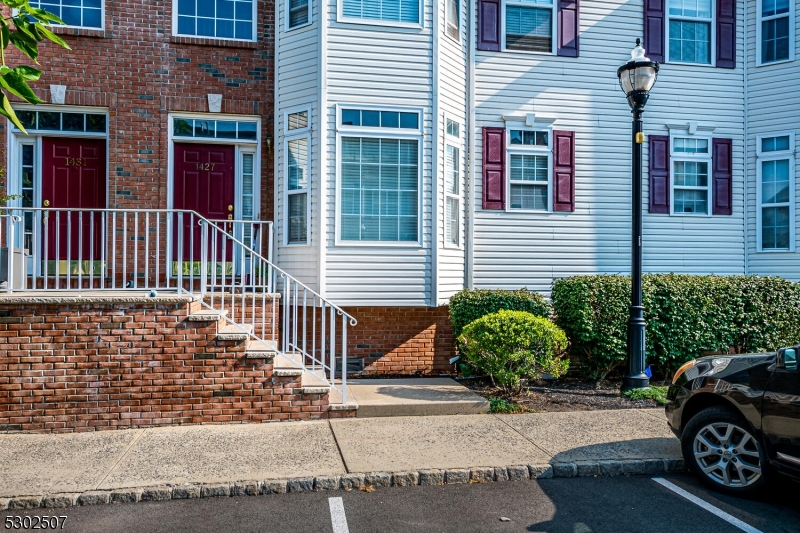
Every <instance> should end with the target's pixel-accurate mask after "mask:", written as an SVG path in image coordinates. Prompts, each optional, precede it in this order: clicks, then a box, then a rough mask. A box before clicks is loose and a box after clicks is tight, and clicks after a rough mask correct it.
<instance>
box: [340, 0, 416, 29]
mask: <svg viewBox="0 0 800 533" xmlns="http://www.w3.org/2000/svg"><path fill="white" fill-rule="evenodd" d="M341 3H342V12H341V15H342V16H343V17H346V18H352V19H369V20H380V21H386V22H403V23H409V24H421V21H420V1H419V0H342V2H341Z"/></svg>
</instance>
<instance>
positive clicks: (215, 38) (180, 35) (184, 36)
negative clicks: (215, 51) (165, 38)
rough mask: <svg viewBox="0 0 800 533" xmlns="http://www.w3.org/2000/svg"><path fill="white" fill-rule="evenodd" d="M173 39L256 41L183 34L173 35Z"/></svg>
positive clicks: (253, 40) (228, 41)
mask: <svg viewBox="0 0 800 533" xmlns="http://www.w3.org/2000/svg"><path fill="white" fill-rule="evenodd" d="M172 36H173V37H182V38H185V39H208V40H211V41H222V42H226V43H255V42H257V40H256V39H234V38H232V37H210V36H208V35H186V34H183V33H173V34H172Z"/></svg>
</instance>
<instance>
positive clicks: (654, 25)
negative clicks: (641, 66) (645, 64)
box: [644, 0, 666, 63]
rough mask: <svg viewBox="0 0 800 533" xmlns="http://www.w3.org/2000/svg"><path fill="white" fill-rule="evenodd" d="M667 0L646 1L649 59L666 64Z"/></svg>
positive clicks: (646, 41)
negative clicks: (665, 26)
mask: <svg viewBox="0 0 800 533" xmlns="http://www.w3.org/2000/svg"><path fill="white" fill-rule="evenodd" d="M665 2H666V0H644V48H645V52H646V53H647V57H649V58H650V59H652V60H653V61H658V62H659V63H663V62H664V21H665V20H666V16H665V12H664V3H665Z"/></svg>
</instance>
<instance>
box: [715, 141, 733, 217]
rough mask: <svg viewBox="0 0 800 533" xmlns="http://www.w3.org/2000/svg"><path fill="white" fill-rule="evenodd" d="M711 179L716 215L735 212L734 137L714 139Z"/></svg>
mask: <svg viewBox="0 0 800 533" xmlns="http://www.w3.org/2000/svg"><path fill="white" fill-rule="evenodd" d="M711 160H712V163H711V166H712V170H711V179H712V180H713V184H712V185H713V201H714V207H713V209H712V214H714V215H732V214H733V139H713V140H712V144H711Z"/></svg>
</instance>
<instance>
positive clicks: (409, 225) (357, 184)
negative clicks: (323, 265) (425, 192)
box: [339, 108, 422, 243]
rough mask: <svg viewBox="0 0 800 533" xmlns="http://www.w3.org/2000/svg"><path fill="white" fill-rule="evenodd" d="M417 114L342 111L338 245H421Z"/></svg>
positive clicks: (355, 109)
mask: <svg viewBox="0 0 800 533" xmlns="http://www.w3.org/2000/svg"><path fill="white" fill-rule="evenodd" d="M420 115H421V114H420V112H419V111H413V112H411V111H398V110H376V109H357V108H343V109H341V111H340V119H339V120H340V122H339V124H340V128H339V129H340V134H339V143H340V148H339V150H340V152H339V153H340V155H339V240H340V241H347V242H397V243H417V242H419V227H420V223H419V198H420V197H419V194H420V185H419V182H420V150H421V147H420V140H421V123H422V121H421V116H420Z"/></svg>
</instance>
